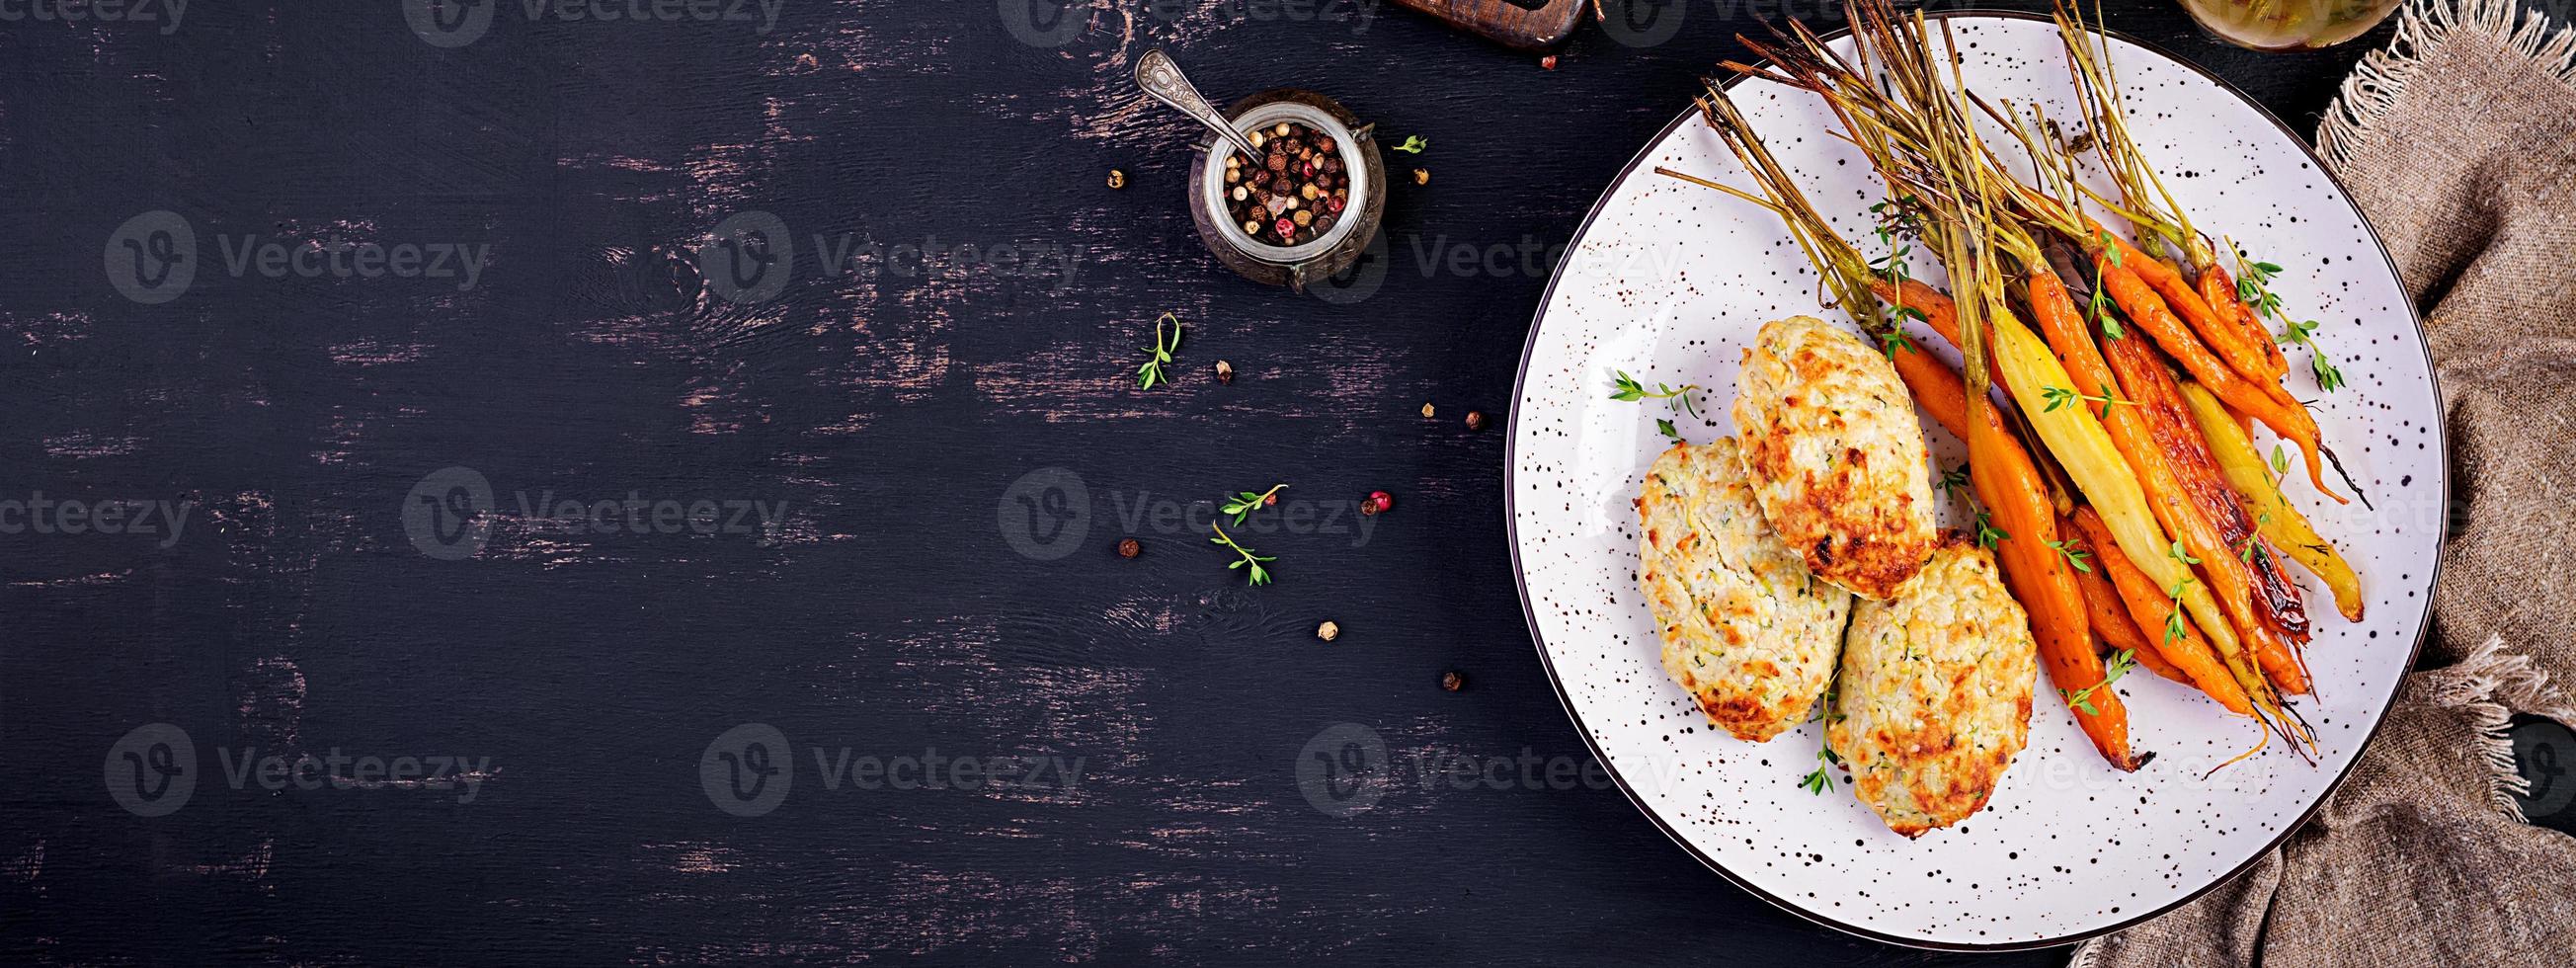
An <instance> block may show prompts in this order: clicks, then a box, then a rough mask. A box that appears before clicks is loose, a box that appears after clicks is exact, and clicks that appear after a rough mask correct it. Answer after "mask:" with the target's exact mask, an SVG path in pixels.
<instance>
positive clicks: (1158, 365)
mask: <svg viewBox="0 0 2576 968" xmlns="http://www.w3.org/2000/svg"><path fill="white" fill-rule="evenodd" d="M1164 323H1170V324H1171V325H1172V341H1171V343H1170V344H1168V345H1167V344H1165V343H1164V342H1163V324H1164ZM1180 348H1181V317H1180V316H1179V315H1178V314H1176V313H1170V312H1166V313H1164V314H1162V315H1161V316H1157V317H1154V345H1152V346H1148V347H1145V352H1147V353H1151V354H1153V356H1152V357H1150V358H1148V359H1146V360H1145V365H1143V366H1140V367H1137V368H1136V389H1139V390H1151V389H1153V388H1154V384H1157V383H1162V384H1169V383H1171V382H1172V379H1171V377H1168V376H1165V375H1163V364H1165V363H1169V362H1171V361H1172V354H1173V353H1174V352H1177V351H1179V350H1180Z"/></svg>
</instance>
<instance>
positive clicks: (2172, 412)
mask: <svg viewBox="0 0 2576 968" xmlns="http://www.w3.org/2000/svg"><path fill="white" fill-rule="evenodd" d="M2100 346H2101V350H2102V354H2103V356H2104V358H2105V359H2106V360H2107V362H2109V364H2110V368H2111V371H2112V373H2113V374H2114V375H2115V376H2117V377H2118V379H2119V383H2120V389H2121V391H2122V392H2123V393H2125V394H2126V395H2127V397H2128V399H2129V401H2130V406H2131V407H2132V409H2133V410H2134V412H2135V413H2136V415H2137V417H2138V421H2139V423H2140V424H2142V425H2143V426H2144V427H2145V430H2146V433H2147V435H2148V437H2149V438H2150V440H2151V442H2152V446H2153V448H2154V449H2155V450H2156V451H2158V452H2159V453H2160V454H2162V456H2163V458H2164V463H2165V465H2166V466H2167V467H2168V468H2170V469H2171V470H2172V472H2173V482H2172V483H2173V484H2174V485H2175V486H2176V487H2177V488H2179V493H2180V494H2181V496H2182V497H2183V498H2184V499H2185V500H2187V501H2188V502H2189V503H2190V504H2191V505H2192V506H2193V507H2194V508H2196V509H2197V510H2198V511H2199V513H2200V516H2201V518H2202V519H2203V520H2206V521H2207V522H2208V523H2209V524H2210V526H2212V527H2214V528H2216V529H2217V535H2218V540H2219V541H2220V543H2221V549H2222V550H2220V552H2219V554H2220V555H2221V556H2222V557H2225V558H2230V559H2234V561H2233V562H2218V563H2216V564H2215V567H2218V568H2223V569H2225V570H2227V571H2228V572H2229V574H2228V575H2223V576H2222V575H2212V576H2211V579H2212V581H2216V582H2220V583H2221V585H2222V588H2221V596H2222V602H2224V601H2225V596H2228V595H2232V594H2234V579H2235V578H2237V577H2239V576H2241V577H2242V579H2243V580H2244V582H2245V587H2246V593H2247V595H2248V598H2249V602H2248V604H2249V605H2250V606H2251V607H2252V609H2253V615H2254V618H2255V619H2256V620H2258V621H2260V622H2262V623H2263V624H2266V625H2268V626H2270V627H2271V628H2272V629H2273V630H2274V631H2276V632H2279V633H2280V634H2282V635H2284V636H2287V637H2290V638H2293V639H2298V640H2301V641H2305V640H2306V638H2307V636H2308V616H2307V611H2306V609H2305V608H2304V607H2303V606H2302V605H2300V603H2299V599H2298V595H2297V593H2296V592H2294V591H2292V590H2291V589H2290V587H2289V586H2288V584H2287V582H2286V581H2283V580H2277V579H2278V576H2277V574H2276V573H2275V572H2273V571H2271V570H2269V567H2268V566H2269V559H2268V558H2265V557H2263V556H2262V555H2261V554H2260V553H2261V552H2262V551H2263V550H2264V549H2262V547H2261V542H2262V538H2261V535H2260V534H2259V533H2258V532H2257V530H2256V527H2255V524H2254V519H2253V516H2251V515H2249V514H2247V513H2246V511H2245V505H2244V503H2243V502H2242V501H2241V500H2240V499H2239V498H2238V496H2237V494H2236V490H2235V488H2234V487H2233V486H2231V485H2230V484H2229V483H2228V481H2227V476H2226V474H2225V473H2224V472H2223V471H2222V470H2220V468H2219V466H2218V460H2217V458H2215V457H2214V456H2212V455H2211V453H2210V449H2209V442H2208V441H2207V440H2205V439H2203V437H2202V435H2201V431H2200V424H2199V423H2198V422H2197V421H2195V420H2193V419H2192V416H2191V413H2190V410H2189V408H2188V407H2187V406H2186V405H2185V404H2184V403H2183V400H2182V390H2181V388H2180V387H2179V386H2178V385H2176V384H2175V382H2174V379H2173V374H2172V373H2171V372H2170V371H2168V370H2167V369H2166V368H2165V364H2164V360H2163V359H2162V358H2161V357H2159V356H2158V355H2157V354H2156V351H2155V350H2154V349H2152V348H2149V347H2148V346H2147V345H2146V343H2145V342H2144V341H2142V340H2134V339H2106V340H2103V341H2101V344H2100ZM2151 490H2152V488H2151ZM2170 526H2171V525H2170V523H2169V524H2168V527H2170ZM2176 530H2177V531H2180V530H2183V529H2180V528H2177V529H2176ZM2193 550H2194V552H2195V553H2197V554H2201V555H2202V557H2204V558H2207V557H2208V553H2207V552H2203V551H2200V549H2197V548H2195V549H2193ZM2258 562H2260V564H2261V567H2258ZM2204 567H2209V566H2204ZM2231 614H2234V613H2233V612H2232V611H2231Z"/></svg>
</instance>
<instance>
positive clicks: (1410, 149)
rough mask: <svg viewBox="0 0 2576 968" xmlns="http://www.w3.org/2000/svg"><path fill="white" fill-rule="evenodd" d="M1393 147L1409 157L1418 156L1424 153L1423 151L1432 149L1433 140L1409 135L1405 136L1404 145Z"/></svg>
mask: <svg viewBox="0 0 2576 968" xmlns="http://www.w3.org/2000/svg"><path fill="white" fill-rule="evenodd" d="M1391 147H1393V148H1394V150H1397V151H1401V152H1404V153H1405V154H1408V155H1418V154H1421V153H1422V149H1424V148H1428V147H1431V139H1429V138H1425V137H1423V136H1421V135H1418V134H1409V135H1405V136H1404V143H1403V144H1399V145H1393V146H1391Z"/></svg>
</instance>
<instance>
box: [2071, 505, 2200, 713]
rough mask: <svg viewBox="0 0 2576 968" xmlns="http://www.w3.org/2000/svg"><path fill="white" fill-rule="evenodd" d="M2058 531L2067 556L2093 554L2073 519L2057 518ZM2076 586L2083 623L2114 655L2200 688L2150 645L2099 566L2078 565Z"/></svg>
mask: <svg viewBox="0 0 2576 968" xmlns="http://www.w3.org/2000/svg"><path fill="white" fill-rule="evenodd" d="M2057 533H2058V535H2059V536H2060V537H2059V538H2058V539H2057V540H2059V541H2063V542H2065V543H2066V551H2067V554H2068V555H2070V556H2078V555H2080V556H2082V557H2084V558H2090V557H2092V555H2093V549H2092V546H2091V545H2090V544H2089V543H2087V542H2086V541H2085V540H2084V536H2083V535H2081V534H2078V533H2077V532H2076V529H2075V523H2074V522H2073V521H2071V520H2068V519H2066V518H2063V517H2060V518H2058V519H2057ZM2079 560H2080V559H2079ZM2075 588H2076V590H2077V591H2081V592H2083V593H2084V624H2085V625H2086V627H2088V628H2091V629H2092V630H2093V637H2094V638H2095V639H2097V640H2099V641H2100V642H2101V643H2102V644H2103V646H2104V647H2106V648H2108V649H2110V650H2111V651H2112V652H2113V653H2115V654H2116V653H2119V652H2127V653H2129V654H2131V655H2134V656H2137V658H2138V664H2139V665H2142V666H2146V667H2147V669H2148V670H2149V671H2151V672H2154V673H2155V674H2157V675H2160V676H2163V677H2165V678H2167V679H2171V680H2173V681H2175V682H2179V683H2182V684H2183V685H2186V686H2190V687H2192V688H2194V689H2198V688H2200V686H2199V685H2198V684H2197V683H2194V682H2192V681H2191V675H2190V674H2189V673H2185V672H2184V671H2182V669H2180V668H2179V667H2176V666H2175V665H2174V664H2173V663H2171V662H2168V661H2165V654H2164V650H2162V649H2158V648H2156V647H2155V646H2154V645H2152V644H2149V643H2148V642H2147V636H2146V633H2144V632H2140V631H2138V623H2137V621H2136V620H2135V619H2132V618H2130V617H2129V605H2128V603H2127V602H2123V601H2121V600H2120V590H2119V589H2118V588H2115V587H2112V585H2111V579H2109V578H2105V577H2103V576H2102V568H2101V566H2100V565H2098V564H2093V563H2089V562H2088V563H2086V564H2085V565H2084V566H2083V567H2081V568H2077V569H2076V570H2075Z"/></svg>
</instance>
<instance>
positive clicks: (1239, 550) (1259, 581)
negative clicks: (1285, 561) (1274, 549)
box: [1208, 521, 1279, 585]
mask: <svg viewBox="0 0 2576 968" xmlns="http://www.w3.org/2000/svg"><path fill="white" fill-rule="evenodd" d="M1208 527H1209V528H1210V529H1212V530H1214V531H1215V532H1216V537H1213V538H1209V539H1208V543H1209V544H1217V545H1224V546H1226V547H1228V548H1231V549H1234V553H1235V554H1237V555H1240V556H1241V557H1240V558H1239V559H1238V560H1236V561H1234V562H1233V563H1231V564H1228V565H1226V566H1225V567H1226V570H1227V571H1232V570H1234V569H1237V568H1241V567H1243V566H1245V565H1250V566H1252V571H1251V572H1250V573H1248V574H1247V575H1246V576H1245V578H1246V579H1247V580H1248V581H1249V583H1251V584H1254V585H1267V584H1270V571H1269V569H1266V568H1263V567H1261V563H1262V562H1265V561H1277V560H1279V556H1278V555H1256V554H1253V553H1252V549H1250V548H1246V547H1244V546H1242V545H1239V544H1235V543H1234V539H1233V538H1232V537H1230V536H1228V535H1227V534H1226V533H1225V526H1224V525H1221V524H1218V523H1216V522H1213V521H1211V522H1208Z"/></svg>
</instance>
